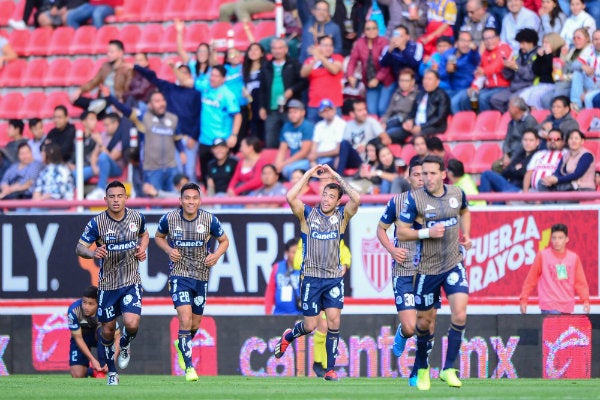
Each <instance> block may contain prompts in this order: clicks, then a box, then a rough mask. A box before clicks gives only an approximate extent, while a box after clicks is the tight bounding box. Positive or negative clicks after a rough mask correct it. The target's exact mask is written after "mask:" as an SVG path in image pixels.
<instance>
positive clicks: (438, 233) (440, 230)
mask: <svg viewBox="0 0 600 400" xmlns="http://www.w3.org/2000/svg"><path fill="white" fill-rule="evenodd" d="M444 232H446V227H445V226H444V224H441V223H437V224H435V225H434V226H432V227H431V228H429V237H432V238H434V239H439V238H442V237H444Z"/></svg>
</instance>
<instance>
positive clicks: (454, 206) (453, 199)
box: [448, 197, 458, 208]
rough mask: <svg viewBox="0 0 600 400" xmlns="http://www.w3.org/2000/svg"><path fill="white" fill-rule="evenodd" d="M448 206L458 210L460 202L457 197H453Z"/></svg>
mask: <svg viewBox="0 0 600 400" xmlns="http://www.w3.org/2000/svg"><path fill="white" fill-rule="evenodd" d="M448 204H449V205H450V207H452V208H458V200H456V198H455V197H451V198H450V200H448Z"/></svg>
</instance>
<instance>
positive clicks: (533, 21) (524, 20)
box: [500, 0, 540, 53]
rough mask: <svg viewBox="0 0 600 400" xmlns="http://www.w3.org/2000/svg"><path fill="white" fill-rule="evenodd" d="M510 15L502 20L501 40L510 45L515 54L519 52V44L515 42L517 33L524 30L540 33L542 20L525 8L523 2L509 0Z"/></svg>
mask: <svg viewBox="0 0 600 400" xmlns="http://www.w3.org/2000/svg"><path fill="white" fill-rule="evenodd" d="M507 7H508V11H509V13H508V14H506V15H505V16H504V19H503V20H502V32H500V39H501V40H502V41H503V42H504V43H508V44H509V45H510V47H511V48H512V50H513V52H514V53H518V52H519V42H517V41H516V40H515V36H516V35H517V32H519V31H520V30H521V29H523V28H531V29H533V30H534V31H536V32H537V31H538V30H539V28H540V18H539V17H538V16H537V15H536V13H534V12H533V11H531V10H529V9H527V8H526V7H523V0H508V3H507Z"/></svg>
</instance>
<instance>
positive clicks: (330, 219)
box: [329, 215, 338, 225]
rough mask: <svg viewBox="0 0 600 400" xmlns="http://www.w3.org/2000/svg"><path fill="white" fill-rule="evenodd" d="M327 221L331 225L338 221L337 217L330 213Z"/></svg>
mask: <svg viewBox="0 0 600 400" xmlns="http://www.w3.org/2000/svg"><path fill="white" fill-rule="evenodd" d="M329 223H330V224H331V225H335V224H337V223H338V217H337V216H335V215H332V216H331V217H329Z"/></svg>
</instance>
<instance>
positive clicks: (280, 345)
mask: <svg viewBox="0 0 600 400" xmlns="http://www.w3.org/2000/svg"><path fill="white" fill-rule="evenodd" d="M291 331H292V330H291V329H290V328H287V329H286V330H285V331H283V333H282V334H281V339H279V342H277V344H276V345H275V358H281V357H283V353H285V350H286V349H287V347H288V346H289V345H290V342H288V341H287V340H285V335H287V334H288V333H289V332H291Z"/></svg>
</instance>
